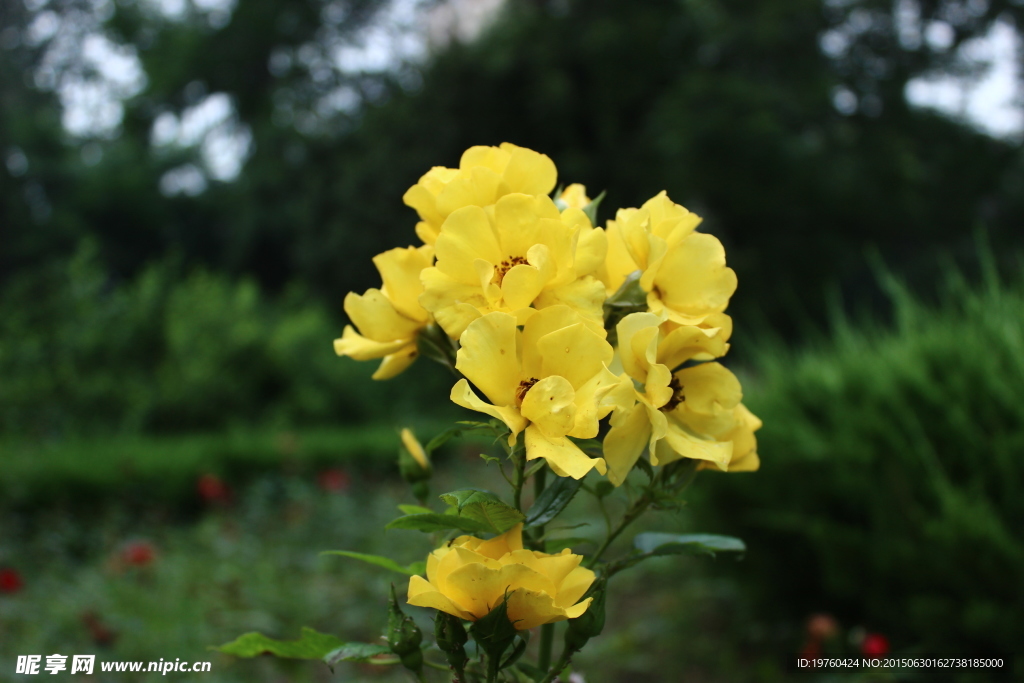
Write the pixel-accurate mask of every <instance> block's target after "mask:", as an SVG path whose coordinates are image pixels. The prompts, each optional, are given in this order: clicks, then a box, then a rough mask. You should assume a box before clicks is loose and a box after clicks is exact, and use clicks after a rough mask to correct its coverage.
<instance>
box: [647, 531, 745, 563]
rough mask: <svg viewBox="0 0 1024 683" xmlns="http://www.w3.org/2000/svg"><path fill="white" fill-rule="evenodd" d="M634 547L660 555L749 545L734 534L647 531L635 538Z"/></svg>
mask: <svg viewBox="0 0 1024 683" xmlns="http://www.w3.org/2000/svg"><path fill="white" fill-rule="evenodd" d="M633 547H635V548H636V549H637V550H639V551H640V552H642V553H645V554H646V555H648V556H651V557H656V556H658V555H684V554H685V555H690V554H692V555H698V554H707V555H714V554H715V553H722V552H732V553H741V552H744V551H746V549H747V546H746V545H745V544H744V543H743V541H741V540H740V539H738V538H733V537H732V536H717V535H715V534H664V533H658V532H653V531H652V532H647V533H643V534H638V535H637V537H636V538H634V539H633Z"/></svg>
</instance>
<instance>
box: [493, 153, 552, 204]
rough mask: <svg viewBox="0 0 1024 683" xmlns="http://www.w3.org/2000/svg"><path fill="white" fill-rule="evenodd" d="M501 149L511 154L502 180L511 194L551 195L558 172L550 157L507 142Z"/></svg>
mask: <svg viewBox="0 0 1024 683" xmlns="http://www.w3.org/2000/svg"><path fill="white" fill-rule="evenodd" d="M501 149H502V150H504V151H506V152H509V153H510V154H511V156H510V158H509V160H508V165H507V166H506V167H505V173H504V178H505V182H506V183H507V184H508V186H509V188H510V189H511V190H512V191H513V192H523V193H525V194H534V195H548V194H551V191H552V190H554V189H555V183H556V182H557V180H558V171H557V169H556V168H555V162H553V161H551V159H550V157H548V156H547V155H546V154H540V153H539V152H534V151H533V150H530V149H526V148H525V147H517V146H516V145H513V144H511V143H508V142H505V143H502V145H501Z"/></svg>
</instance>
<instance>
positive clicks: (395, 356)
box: [373, 344, 419, 380]
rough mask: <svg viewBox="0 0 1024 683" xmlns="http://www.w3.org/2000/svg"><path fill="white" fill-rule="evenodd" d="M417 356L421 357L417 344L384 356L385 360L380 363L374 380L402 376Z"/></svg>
mask: <svg viewBox="0 0 1024 683" xmlns="http://www.w3.org/2000/svg"><path fill="white" fill-rule="evenodd" d="M417 356H419V350H418V349H417V348H416V345H415V344H410V345H408V346H406V347H404V348H403V349H402V350H401V351H399V352H397V353H392V354H391V355H388V356H384V360H382V361H381V362H380V365H378V366H377V370H376V371H375V372H374V373H373V379H377V380H384V379H391V378H392V377H394V376H395V375H398V374H401V373H402V372H404V371H405V369H406V368H408V367H409V366H410V365H412V363H413V361H415V360H416V357H417Z"/></svg>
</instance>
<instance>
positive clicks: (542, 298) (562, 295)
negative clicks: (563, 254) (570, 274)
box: [533, 275, 607, 336]
mask: <svg viewBox="0 0 1024 683" xmlns="http://www.w3.org/2000/svg"><path fill="white" fill-rule="evenodd" d="M606 296H607V292H606V291H605V288H604V284H603V283H602V282H601V281H600V280H598V279H596V278H594V277H591V276H590V275H588V276H586V277H582V278H579V279H577V280H573V281H571V282H569V283H567V284H564V285H559V286H557V287H555V286H548V287H547V288H545V289H544V290H543V291H542V292H541V293H540V294H539V295H538V296H537V298H536V299H535V300H534V302H533V305H534V306H536V307H537V308H550V307H553V306H567V307H569V308H571V309H572V310H573V311H575V312H576V314H577V315H579V316H580V317H581V318H583V321H584V322H585V323H587V327H589V328H590V329H591V330H593V331H594V332H597V333H599V334H600V335H601V336H604V313H603V311H602V310H601V306H602V304H604V300H605V298H606Z"/></svg>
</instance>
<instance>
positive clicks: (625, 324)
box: [615, 313, 661, 383]
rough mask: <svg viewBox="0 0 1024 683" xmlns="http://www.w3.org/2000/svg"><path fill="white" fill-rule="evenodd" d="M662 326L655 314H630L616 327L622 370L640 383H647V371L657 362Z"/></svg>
mask: <svg viewBox="0 0 1024 683" xmlns="http://www.w3.org/2000/svg"><path fill="white" fill-rule="evenodd" d="M660 324H661V318H660V317H659V316H657V315H654V314H653V313H630V314H629V315H627V316H626V317H625V318H623V319H622V320H620V321H619V324H618V325H616V326H615V331H616V333H617V335H618V340H619V359H620V360H621V361H622V369H623V370H625V371H626V372H627V373H629V376H630V377H632V378H633V379H635V380H636V381H638V382H641V383H643V382H646V381H647V370H648V368H649V367H650V365H651V363H653V362H655V361H656V360H657V348H658V347H657V344H658V332H659V330H658V325H660Z"/></svg>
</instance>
